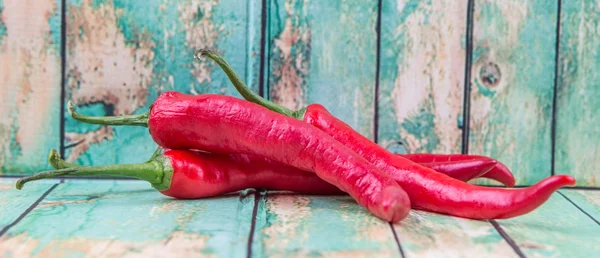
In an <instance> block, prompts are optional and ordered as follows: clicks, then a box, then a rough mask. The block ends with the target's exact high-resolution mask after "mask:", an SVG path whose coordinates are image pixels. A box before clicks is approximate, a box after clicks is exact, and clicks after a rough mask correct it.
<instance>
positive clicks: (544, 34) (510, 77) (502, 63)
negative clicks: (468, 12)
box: [469, 0, 558, 185]
mask: <svg viewBox="0 0 600 258" xmlns="http://www.w3.org/2000/svg"><path fill="white" fill-rule="evenodd" d="M557 12H558V8H557V2H556V1H492V2H490V1H483V0H482V1H475V13H474V17H475V20H474V22H473V23H474V25H473V26H474V27H473V56H472V60H473V66H472V70H471V74H472V77H471V106H470V112H471V116H470V135H469V145H470V146H469V153H474V154H483V155H486V156H490V157H493V158H495V159H498V160H499V161H501V162H502V163H504V164H505V165H506V166H507V167H509V168H510V169H511V170H512V171H513V173H514V174H515V178H516V180H517V184H519V185H530V184H534V183H536V182H537V181H539V180H541V179H543V178H545V177H547V176H549V175H550V174H551V168H550V166H551V164H550V163H551V155H552V151H551V144H552V138H551V129H552V102H553V93H554V69H555V65H554V60H555V56H556V55H555V50H554V49H555V45H556V18H557ZM488 182H491V181H488ZM486 183H487V182H486Z"/></svg>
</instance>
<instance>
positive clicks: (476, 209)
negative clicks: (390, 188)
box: [195, 50, 575, 219]
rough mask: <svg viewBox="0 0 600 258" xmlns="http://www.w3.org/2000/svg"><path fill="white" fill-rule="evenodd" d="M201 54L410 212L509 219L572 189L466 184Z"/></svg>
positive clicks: (564, 180) (548, 184) (556, 180)
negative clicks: (271, 93) (336, 148)
mask: <svg viewBox="0 0 600 258" xmlns="http://www.w3.org/2000/svg"><path fill="white" fill-rule="evenodd" d="M200 55H206V56H208V57H210V58H211V59H213V60H214V61H216V62H217V64H219V66H221V68H222V69H223V70H224V71H225V73H226V74H227V76H228V77H229V78H230V80H231V81H232V82H233V85H234V86H235V87H236V89H237V90H238V91H239V92H240V93H241V94H242V96H243V97H244V98H245V99H247V100H249V101H252V102H255V103H258V104H261V105H263V106H265V107H267V108H269V109H271V110H273V111H275V112H279V113H282V114H284V115H287V116H290V117H295V118H297V119H300V120H303V121H305V122H307V123H308V124H311V125H313V126H315V127H317V128H319V129H321V130H322V131H324V132H326V133H327V134H329V135H331V136H332V137H333V138H335V139H336V140H338V141H340V142H342V143H344V144H345V145H346V146H348V147H349V148H350V149H352V150H354V151H355V152H356V153H358V154H359V155H361V156H363V157H365V158H366V159H367V160H368V161H370V162H372V163H373V164H374V165H375V166H376V167H378V168H380V169H381V170H382V171H384V172H387V173H388V175H390V176H391V177H392V178H394V179H396V181H397V182H398V183H399V184H400V185H401V186H402V187H403V189H404V190H405V191H406V192H407V193H408V195H409V197H410V199H411V204H412V205H413V207H414V208H417V209H424V210H428V211H433V212H437V213H443V214H450V215H454V216H459V217H466V218H473V219H502V218H511V217H515V216H519V215H522V214H526V213H528V212H530V211H532V210H533V209H535V208H536V207H538V206H539V205H541V204H542V203H544V202H545V201H546V200H547V199H548V198H550V195H552V193H553V192H554V191H556V190H557V189H558V188H560V187H562V186H566V185H574V184H575V179H574V178H573V177H570V176H566V175H560V176H552V177H549V178H546V179H544V180H542V181H541V182H538V183H537V184H535V185H533V186H530V187H527V188H522V189H499V188H490V187H482V186H474V185H470V184H467V183H465V182H462V181H460V180H456V179H453V178H451V177H449V176H447V175H444V174H441V173H437V172H435V171H433V170H431V169H429V168H426V167H423V166H421V165H419V164H417V163H414V162H412V161H410V160H408V159H406V158H403V157H401V156H398V155H393V154H392V153H390V152H389V151H387V150H386V149H384V148H382V147H381V146H379V145H377V144H376V143H374V142H372V141H371V140H369V139H367V138H366V137H364V136H362V135H361V134H359V133H357V132H356V131H354V130H353V129H352V127H350V126H349V125H347V124H346V123H344V122H343V121H341V120H339V119H337V118H336V117H334V116H333V115H331V114H330V113H329V112H328V111H327V110H326V109H325V108H324V107H323V106H322V105H319V104H311V105H309V106H308V107H306V109H302V110H299V111H292V110H289V109H287V108H285V107H283V106H279V105H277V104H275V103H273V102H270V101H268V100H265V99H264V98H262V97H260V96H258V95H257V94H256V93H254V92H252V90H251V89H250V88H248V87H247V86H246V85H245V84H244V83H243V82H242V81H241V79H239V77H238V76H237V75H236V74H235V72H234V71H233V69H231V67H230V66H229V64H227V62H226V61H225V60H224V59H223V58H222V57H220V56H219V55H217V54H215V53H213V52H211V51H206V50H198V51H196V53H195V56H196V57H197V58H199V57H200Z"/></svg>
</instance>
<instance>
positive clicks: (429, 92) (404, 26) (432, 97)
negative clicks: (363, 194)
mask: <svg viewBox="0 0 600 258" xmlns="http://www.w3.org/2000/svg"><path fill="white" fill-rule="evenodd" d="M466 9H467V1H393V0H384V1H383V6H382V13H381V53H380V55H381V64H380V66H381V67H380V80H379V85H380V86H379V87H380V90H379V117H378V118H377V119H378V121H379V130H378V132H377V133H378V135H379V144H380V145H382V146H384V147H388V146H390V145H392V144H393V143H394V142H397V141H404V142H405V143H406V148H407V149H408V151H409V152H435V153H460V148H461V144H460V141H461V130H460V126H461V124H462V122H461V119H462V109H463V108H462V102H463V95H464V94H463V85H464V69H465V46H464V42H465V34H466V28H465V26H466V14H467V11H466Z"/></svg>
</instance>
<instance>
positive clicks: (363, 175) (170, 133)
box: [148, 92, 410, 222]
mask: <svg viewBox="0 0 600 258" xmlns="http://www.w3.org/2000/svg"><path fill="white" fill-rule="evenodd" d="M148 129H149V130H150V134H151V136H152V139H153V140H154V141H155V142H156V143H157V144H158V145H160V146H162V147H165V148H168V149H192V150H193V149H196V150H203V151H208V152H213V153H241V154H249V155H258V156H262V157H266V158H269V159H272V160H274V161H277V162H281V163H283V164H287V165H290V166H293V167H296V168H299V169H302V170H307V171H312V172H315V173H316V174H317V175H318V176H319V177H320V178H321V179H323V180H325V181H326V182H328V183H330V184H333V185H335V186H336V187H338V188H339V189H341V190H342V191H344V192H346V193H348V194H350V196H352V197H353V198H354V199H355V200H356V201H357V202H358V203H359V204H360V205H362V206H363V207H365V208H366V209H367V210H369V211H370V212H372V213H373V214H374V215H376V216H377V217H379V218H381V219H383V220H385V221H391V222H396V221H399V220H401V219H403V218H405V217H406V216H408V212H409V210H410V200H409V199H408V196H407V194H406V192H405V191H404V190H403V189H402V188H401V187H400V186H399V185H398V184H397V183H396V182H395V181H394V180H392V179H391V178H390V177H389V176H387V175H385V174H383V172H381V171H379V170H378V169H377V168H375V167H374V166H373V165H372V164H371V163H369V162H368V161H367V160H365V159H364V158H363V157H361V156H359V155H358V154H356V153H355V152H353V151H352V150H350V149H349V148H347V147H346V146H344V145H343V144H341V143H340V142H338V141H336V140H335V139H333V138H332V137H330V136H329V135H327V134H326V133H324V132H322V131H320V130H317V129H316V128H314V127H313V126H311V125H308V124H306V123H304V122H302V121H299V120H297V119H294V118H290V117H286V116H284V115H281V114H278V113H275V112H271V111H269V110H268V109H266V108H264V107H262V106H260V105H257V104H254V103H251V102H248V101H244V100H241V99H237V98H233V97H228V96H222V95H214V94H204V95H198V96H192V95H186V94H181V93H178V92H165V93H163V94H161V95H160V96H159V97H158V99H157V100H156V101H155V102H154V104H153V105H152V108H151V110H150V114H149V117H148Z"/></svg>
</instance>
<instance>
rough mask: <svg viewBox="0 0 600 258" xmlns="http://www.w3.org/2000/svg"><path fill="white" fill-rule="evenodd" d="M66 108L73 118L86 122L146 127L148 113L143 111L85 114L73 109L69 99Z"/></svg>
mask: <svg viewBox="0 0 600 258" xmlns="http://www.w3.org/2000/svg"><path fill="white" fill-rule="evenodd" d="M67 109H68V111H69V115H71V117H73V119H75V120H77V121H80V122H84V123H88V124H98V125H134V126H143V127H148V116H149V113H144V114H140V115H125V116H100V117H96V116H86V115H82V114H79V113H77V112H76V111H75V107H74V106H73V103H71V101H69V102H68V103H67Z"/></svg>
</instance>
